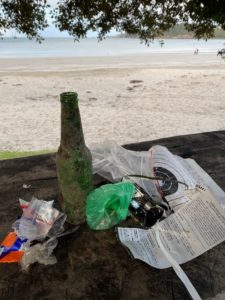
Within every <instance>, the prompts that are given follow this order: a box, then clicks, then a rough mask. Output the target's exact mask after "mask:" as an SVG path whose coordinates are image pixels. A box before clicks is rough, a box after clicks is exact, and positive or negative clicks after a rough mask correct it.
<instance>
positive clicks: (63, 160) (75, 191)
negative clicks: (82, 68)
mask: <svg viewBox="0 0 225 300" xmlns="http://www.w3.org/2000/svg"><path fill="white" fill-rule="evenodd" d="M60 102H61V142H60V146H59V149H58V152H57V154H56V165H57V175H58V184H59V191H60V202H61V207H62V209H63V211H64V212H65V213H66V215H67V221H68V222H69V223H71V224H75V225H76V224H81V223H84V222H85V202H86V197H87V194H88V193H89V192H90V191H91V189H92V164H91V153H90V151H89V149H88V148H87V147H86V145H85V141H84V135H83V129H82V124H81V118H80V112H79V107H78V95H77V93H74V92H67V93H62V94H61V95H60Z"/></svg>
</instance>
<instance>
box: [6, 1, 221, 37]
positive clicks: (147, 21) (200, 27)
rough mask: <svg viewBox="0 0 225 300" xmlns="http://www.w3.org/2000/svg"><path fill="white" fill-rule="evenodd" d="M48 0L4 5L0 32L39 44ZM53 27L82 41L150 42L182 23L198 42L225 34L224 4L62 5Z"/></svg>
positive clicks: (217, 2)
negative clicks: (112, 36) (93, 36)
mask: <svg viewBox="0 0 225 300" xmlns="http://www.w3.org/2000/svg"><path fill="white" fill-rule="evenodd" d="M47 7H49V6H48V4H47V0H8V1H6V0H0V29H1V30H3V29H10V28H14V29H16V30H17V31H19V32H22V33H25V34H26V35H27V36H28V38H33V37H35V38H37V40H38V41H41V36H40V32H41V31H42V30H43V29H44V28H45V27H47V26H48V25H47V21H46V8H47ZM51 16H52V19H53V22H54V24H55V25H56V26H57V27H58V28H59V30H60V31H63V30H66V31H68V33H69V34H70V35H71V36H73V37H74V38H75V39H77V40H79V39H80V38H83V37H85V36H86V35H87V32H88V31H89V30H91V31H97V32H98V37H99V39H100V40H101V39H103V38H104V37H105V36H106V34H107V33H109V32H110V30H111V29H116V30H117V31H118V32H126V33H128V34H131V35H137V36H138V37H140V38H141V39H142V40H143V41H145V42H149V41H151V40H153V39H154V38H155V37H158V36H163V33H164V32H166V31H168V30H169V29H170V28H173V27H174V26H175V25H176V24H180V23H183V24H184V26H185V28H186V29H187V30H188V31H191V32H193V33H194V36H195V37H197V38H206V39H207V38H210V37H212V36H213V35H214V31H215V28H216V27H218V26H219V27H220V28H221V29H223V30H225V5H224V0H185V1H181V0H172V1H168V0H129V1H127V0H64V1H59V2H58V3H57V6H56V8H55V9H54V10H52V11H51Z"/></svg>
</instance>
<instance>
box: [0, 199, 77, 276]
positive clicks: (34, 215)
mask: <svg viewBox="0 0 225 300" xmlns="http://www.w3.org/2000/svg"><path fill="white" fill-rule="evenodd" d="M19 203H20V207H21V209H22V211H23V214H22V216H21V217H20V218H19V219H18V220H16V221H15V222H14V223H13V225H12V228H13V230H14V231H13V232H10V233H9V234H7V236H6V237H5V239H4V240H3V242H2V243H1V246H0V263H5V262H8V263H9V262H19V263H20V264H21V267H22V269H23V270H27V269H28V267H29V265H30V264H32V263H34V262H39V263H43V264H45V265H46V264H53V263H56V261H57V260H56V258H55V257H54V256H53V255H52V252H53V250H54V248H55V247H56V245H57V238H58V237H60V236H63V235H66V234H70V233H71V232H73V230H72V231H71V230H70V231H69V232H68V233H66V232H63V231H64V228H63V225H64V223H65V221H66V215H65V214H64V213H62V212H60V211H58V210H57V209H55V208H54V207H53V203H54V201H53V200H52V201H44V200H39V199H36V198H34V197H33V198H32V199H31V201H30V202H28V201H25V200H23V199H19Z"/></svg>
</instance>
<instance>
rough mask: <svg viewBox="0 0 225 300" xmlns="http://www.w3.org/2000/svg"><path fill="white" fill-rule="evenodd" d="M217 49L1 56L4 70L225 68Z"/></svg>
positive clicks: (1, 67) (0, 59)
mask: <svg viewBox="0 0 225 300" xmlns="http://www.w3.org/2000/svg"><path fill="white" fill-rule="evenodd" d="M224 66H225V61H224V60H223V59H221V58H220V57H218V56H217V55H216V53H200V54H198V55H193V53H188V54H187V53H166V54H165V53H149V54H144V53H142V54H128V55H120V56H119V55H118V56H99V57H98V56H93V57H85V56H84V57H43V58H40V57H35V58H0V73H4V72H9V73H10V72H28V71H31V72H65V71H80V70H94V69H107V68H111V69H118V68H127V69H130V68H138V69H140V68H151V69H152V68H208V67H210V68H213V67H216V68H222V69H223V68H224Z"/></svg>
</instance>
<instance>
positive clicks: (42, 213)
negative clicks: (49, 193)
mask: <svg viewBox="0 0 225 300" xmlns="http://www.w3.org/2000/svg"><path fill="white" fill-rule="evenodd" d="M19 201H20V206H21V208H22V210H23V214H22V216H21V218H20V219H18V220H16V221H15V222H14V223H13V225H12V228H13V229H14V231H15V232H16V234H17V236H18V237H19V238H21V239H27V240H29V241H30V242H31V241H34V240H43V239H44V238H45V237H46V236H47V234H48V232H49V230H50V229H51V227H52V226H53V224H54V222H55V221H56V220H57V218H60V217H61V215H62V213H60V212H59V211H58V210H57V209H55V208H53V203H54V201H44V200H38V199H36V198H34V197H33V198H32V200H31V201H30V202H26V201H24V200H21V199H20V200H19Z"/></svg>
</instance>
